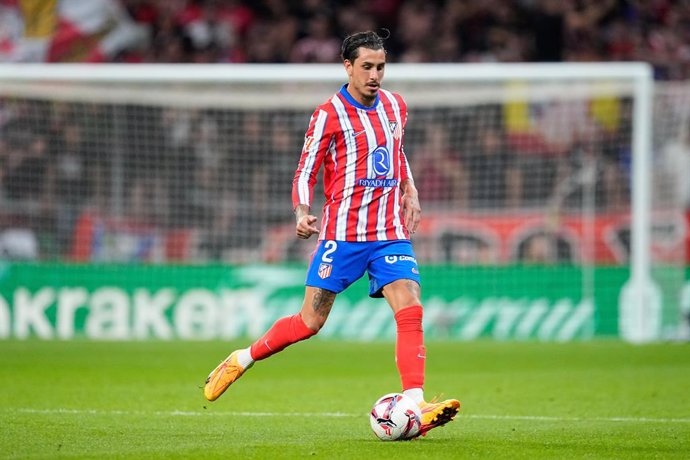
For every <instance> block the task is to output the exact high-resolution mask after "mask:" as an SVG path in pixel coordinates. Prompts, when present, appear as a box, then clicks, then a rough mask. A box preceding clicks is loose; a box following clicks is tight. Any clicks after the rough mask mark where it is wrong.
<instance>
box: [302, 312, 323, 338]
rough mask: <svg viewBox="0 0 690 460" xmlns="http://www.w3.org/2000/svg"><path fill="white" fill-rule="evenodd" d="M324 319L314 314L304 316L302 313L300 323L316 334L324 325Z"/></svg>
mask: <svg viewBox="0 0 690 460" xmlns="http://www.w3.org/2000/svg"><path fill="white" fill-rule="evenodd" d="M326 319H327V318H326V317H323V316H320V315H315V314H305V313H304V312H302V321H304V324H306V325H307V327H308V328H309V329H311V330H312V331H313V332H314V334H317V333H318V332H319V331H320V330H321V328H322V327H323V326H324V325H325V324H326Z"/></svg>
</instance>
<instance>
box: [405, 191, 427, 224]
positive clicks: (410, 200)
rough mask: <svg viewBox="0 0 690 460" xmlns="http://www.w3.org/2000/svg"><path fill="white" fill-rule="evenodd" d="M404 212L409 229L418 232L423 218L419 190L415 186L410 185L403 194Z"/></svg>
mask: <svg viewBox="0 0 690 460" xmlns="http://www.w3.org/2000/svg"><path fill="white" fill-rule="evenodd" d="M402 212H403V220H404V221H405V227H407V230H408V231H409V232H410V233H414V232H416V231H417V227H418V226H419V222H420V221H421V220H422V207H421V206H420V205H419V198H418V197H417V190H416V189H414V188H413V187H408V188H407V191H405V193H404V194H403V196H402Z"/></svg>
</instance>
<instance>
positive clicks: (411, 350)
mask: <svg viewBox="0 0 690 460" xmlns="http://www.w3.org/2000/svg"><path fill="white" fill-rule="evenodd" d="M341 51H342V59H343V64H344V66H345V71H346V72H347V75H348V83H347V84H345V85H343V87H342V88H341V89H340V91H338V92H337V93H336V94H335V95H334V96H333V97H331V98H330V99H329V100H328V101H326V102H325V103H323V104H321V105H320V106H319V107H317V108H316V111H315V112H314V114H313V115H312V117H311V120H310V122H309V128H308V129H307V132H306V136H305V141H304V147H303V149H302V154H301V157H300V160H299V164H298V167H297V171H296V172H295V178H294V181H293V190H292V199H293V205H294V210H295V218H296V234H297V237H299V238H303V239H308V238H309V237H311V236H312V235H314V234H318V235H319V237H318V240H319V241H318V246H317V248H316V251H315V252H314V254H313V256H312V259H311V262H310V265H309V268H308V271H307V279H306V283H305V284H306V289H305V296H304V303H303V304H302V309H301V311H300V312H299V313H297V314H295V315H293V316H288V317H285V318H281V319H279V320H278V321H276V322H275V324H273V326H272V327H271V328H270V329H269V330H268V331H267V332H266V333H265V334H264V335H263V336H262V337H261V338H259V339H258V340H257V341H256V342H254V343H253V344H252V345H251V346H250V347H248V348H245V349H241V350H236V351H234V352H232V353H231V354H230V356H228V357H227V358H226V359H225V360H224V361H223V362H221V363H220V364H219V365H218V367H216V368H215V369H214V370H213V371H212V372H211V374H209V376H208V379H207V380H206V385H205V387H204V396H205V397H206V399H208V400H209V401H214V400H216V399H217V398H218V397H219V396H220V395H222V394H223V392H224V391H225V390H226V389H227V388H228V387H229V386H230V385H231V384H232V383H233V382H235V381H236V380H237V379H238V378H239V377H241V376H242V375H243V374H244V372H245V371H247V369H249V368H250V367H251V366H252V365H253V364H254V362H255V361H260V360H263V359H266V358H268V357H269V356H271V355H273V354H275V353H278V352H279V351H281V350H283V349H284V348H285V347H287V346H289V345H292V344H293V343H296V342H299V341H301V340H305V339H308V338H309V337H312V336H313V335H315V334H316V333H317V332H318V331H319V329H321V328H322V327H323V325H324V324H325V322H326V319H327V318H328V315H329V313H330V311H331V307H332V306H333V301H334V300H335V297H336V295H337V294H338V293H339V292H342V291H343V290H345V289H347V287H348V286H350V285H351V284H352V283H353V282H355V281H356V280H357V279H359V278H360V277H361V276H362V275H363V274H364V272H365V271H366V272H367V273H368V275H369V295H370V296H371V297H384V298H385V299H386V301H387V302H388V304H389V305H390V307H391V308H392V310H393V313H394V317H395V322H396V326H397V339H396V347H395V358H396V364H397V367H398V371H399V373H400V379H401V381H402V389H403V392H404V393H405V394H407V395H408V396H410V397H412V398H413V399H414V400H415V402H416V403H417V404H418V405H419V407H420V409H421V412H422V427H421V431H420V434H423V435H425V434H426V433H427V432H428V431H429V430H431V429H433V428H436V427H439V426H441V425H444V424H446V423H448V422H450V421H451V420H453V418H454V417H455V415H456V414H457V413H458V410H459V409H460V402H459V401H458V400H456V399H448V400H445V401H442V402H427V401H425V399H424V392H423V386H424V364H425V359H426V352H425V347H424V333H423V331H422V305H421V301H420V278H419V270H418V267H417V261H416V259H415V254H414V251H413V249H412V244H411V242H410V239H409V236H410V233H414V232H415V230H416V229H417V226H418V224H419V221H420V218H421V208H420V205H419V200H418V198H417V189H416V188H415V185H414V181H413V179H412V174H411V172H410V169H409V164H408V162H407V159H406V158H405V154H404V151H403V131H404V127H405V123H406V121H407V106H406V104H405V101H404V100H403V98H402V97H401V96H400V95H398V94H395V93H392V92H389V91H387V90H384V89H382V88H381V80H382V79H383V74H384V68H385V65H386V51H385V49H384V45H383V39H382V38H381V37H380V36H379V35H378V34H376V33H375V32H360V33H356V34H353V35H350V36H349V37H347V38H346V39H345V40H344V41H343V44H342V48H341ZM322 166H323V167H324V168H325V170H324V179H323V180H324V192H325V195H326V202H325V204H324V207H323V215H322V219H321V228H320V229H319V228H317V227H316V221H317V218H316V216H314V215H312V214H311V213H310V205H311V202H312V193H313V189H314V184H315V183H316V175H317V172H318V171H319V169H320V168H321V167H322Z"/></svg>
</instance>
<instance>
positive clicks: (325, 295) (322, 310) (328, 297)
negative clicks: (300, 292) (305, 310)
mask: <svg viewBox="0 0 690 460" xmlns="http://www.w3.org/2000/svg"><path fill="white" fill-rule="evenodd" d="M333 301H335V292H333V291H329V290H327V289H317V290H316V292H314V297H313V298H312V302H311V307H312V308H313V309H314V312H315V313H316V314H317V315H319V316H320V317H321V318H323V319H324V320H325V319H326V318H327V317H328V314H329V313H330V312H331V307H332V306H333Z"/></svg>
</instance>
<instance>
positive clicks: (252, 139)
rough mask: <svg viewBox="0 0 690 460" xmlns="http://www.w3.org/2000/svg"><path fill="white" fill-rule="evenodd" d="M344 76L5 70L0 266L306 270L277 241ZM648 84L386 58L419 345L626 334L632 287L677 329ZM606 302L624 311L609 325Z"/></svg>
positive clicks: (670, 187) (300, 255) (252, 70)
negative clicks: (311, 132) (409, 231)
mask: <svg viewBox="0 0 690 460" xmlns="http://www.w3.org/2000/svg"><path fill="white" fill-rule="evenodd" d="M344 76H345V74H344V71H343V70H342V69H341V68H340V66H304V67H300V66H273V65H263V66H251V65H250V66H234V67H233V66H204V65H202V66H184V65H180V66H149V65H141V66H111V65H104V66H96V67H91V66H79V65H76V66H71V65H65V66H53V67H50V66H40V65H36V66H32V65H29V66H4V67H2V68H1V69H0V130H1V131H0V132H1V135H0V157H1V158H2V190H1V192H2V193H1V196H0V202H1V206H0V228H1V229H2V231H1V233H0V247H1V249H2V251H3V252H2V254H3V256H4V258H5V259H6V260H11V261H41V262H44V263H47V262H50V263H55V262H57V263H74V262H78V263H85V264H91V265H102V264H121V267H122V269H121V271H122V272H123V273H124V272H125V271H126V270H128V268H127V267H131V266H132V265H141V264H144V265H152V264H153V265H158V264H175V265H179V264H194V265H199V264H218V263H221V264H226V265H230V266H236V265H241V264H246V263H257V262H261V263H269V264H283V263H292V262H299V263H304V262H305V261H306V260H308V257H309V254H310V253H311V251H312V250H313V248H314V243H313V242H311V241H310V242H307V243H305V242H303V241H301V240H297V239H295V238H294V217H293V214H292V209H291V208H292V206H291V196H290V191H291V186H292V177H293V173H294V170H295V167H296V165H297V160H298V157H299V154H300V150H301V146H302V143H303V136H304V131H305V129H306V127H307V123H308V120H309V117H310V115H311V113H312V111H313V109H314V107H315V106H316V105H318V104H319V103H321V102H323V101H325V100H326V99H327V98H329V97H330V96H331V95H332V94H333V93H334V92H335V91H337V90H338V88H339V86H340V85H341V84H342V83H344V81H343V80H344ZM650 81H651V80H650V77H649V75H648V70H647V68H646V67H645V66H643V65H637V64H618V65H606V64H602V65H541V66H530V65H507V66H492V65H478V66H464V65H434V66H430V65H423V66H414V65H390V66H389V68H388V70H387V76H386V82H385V85H384V86H387V88H388V89H391V90H394V91H396V92H399V93H401V94H402V95H403V96H404V97H405V99H406V101H407V103H408V106H409V120H408V124H407V128H406V131H405V150H406V154H407V156H408V159H409V161H410V164H411V167H412V171H413V174H414V177H415V182H416V184H417V188H418V189H419V193H420V200H421V204H422V208H423V221H422V224H421V228H420V230H419V232H418V233H417V234H416V235H415V237H414V244H415V250H416V253H417V256H418V261H419V263H420V264H421V265H423V266H424V273H423V280H424V295H425V303H426V304H427V320H428V323H429V324H428V326H427V329H429V330H430V331H432V332H433V334H435V336H438V337H444V336H448V337H460V338H473V337H477V336H481V335H486V334H487V333H488V335H491V336H493V337H496V338H537V339H545V340H550V339H557V340H558V339H562V340H567V339H571V338H576V337H582V338H587V337H591V336H592V335H593V334H594V333H595V331H598V333H602V334H604V335H606V334H616V333H618V332H619V331H623V330H624V329H625V327H626V326H625V324H626V323H625V322H626V321H628V320H629V318H633V319H632V320H630V321H633V323H631V324H633V325H634V324H637V326H634V327H638V328H640V327H641V328H642V329H644V328H645V327H646V326H644V325H640V324H638V323H639V321H638V323H635V322H634V321H635V320H634V318H636V316H635V315H637V314H638V313H639V312H640V311H642V310H644V309H645V308H647V306H648V305H647V304H646V303H644V302H643V303H644V305H637V301H636V300H635V299H637V298H639V294H640V293H645V294H644V295H645V296H646V295H649V296H651V298H653V299H656V300H654V301H651V303H652V305H653V307H652V308H651V311H652V313H649V312H646V313H644V314H643V316H642V317H643V318H649V316H644V315H651V317H653V318H658V321H657V323H653V324H656V325H655V326H653V328H654V331H655V332H654V333H653V335H654V336H656V337H658V336H659V334H662V333H661V332H659V331H667V332H668V331H669V330H670V329H671V328H673V327H675V326H677V324H678V308H677V305H678V304H677V302H678V296H679V295H680V294H679V293H680V289H681V287H682V284H683V280H684V274H683V266H684V264H685V256H684V247H685V246H684V245H685V215H684V207H685V206H686V205H687V196H688V191H687V187H688V186H687V180H684V178H683V177H682V176H679V171H682V169H681V168H682V167H683V166H681V165H685V167H686V170H687V163H682V162H683V161H687V158H688V156H687V155H688V154H687V152H688V149H689V147H688V140H687V139H688V132H687V128H688V116H687V112H688V109H687V107H690V104H688V101H687V98H688V97H689V95H690V91H689V90H688V89H687V88H685V87H668V88H667V87H661V85H657V95H656V98H655V100H654V104H653V105H650V104H649V102H645V101H644V98H645V97H647V96H648V95H649V91H650V90H651V87H650V86H649V85H650ZM645 85H647V86H645ZM641 104H642V107H643V109H644V107H647V109H646V110H647V112H646V113H645V112H644V110H643V111H640V112H638V113H636V108H638V109H639V107H640V106H641ZM644 104H647V105H646V106H645V105H644ZM651 110H653V116H651V112H650V111H651ZM650 120H653V130H652V126H650V125H649V123H648V122H649V121H650ZM639 130H642V132H640V131H639ZM652 131H653V132H654V133H655V137H654V138H653V139H652V138H651V133H652ZM641 156H643V157H644V158H643V160H640V158H639V157H641ZM645 159H646V160H645ZM638 161H639V163H637V162H638ZM636 168H638V170H637V171H635V169H636ZM640 169H644V170H640ZM636 173H639V176H636V175H635V174H636ZM637 188H641V190H639V191H640V193H641V194H640V195H639V196H638V197H637V198H635V193H637V192H635V190H637ZM321 190H322V189H321V188H320V186H317V193H316V197H317V198H316V203H315V204H314V207H315V209H316V210H317V214H318V209H319V208H320V205H321V204H322V203H323V197H322V191H321ZM652 205H653V207H652ZM635 251H638V254H639V255H638V256H635ZM110 276H112V274H111V275H110ZM653 277H657V279H652V278H653ZM628 279H630V281H631V283H629V284H628V290H627V291H626V292H628V297H627V299H628V300H626V297H625V295H624V294H622V292H623V291H625V289H622V288H623V285H624V283H626V281H628ZM640 286H647V287H648V286H653V287H652V288H649V289H648V288H647V287H640ZM621 299H622V300H621ZM630 299H632V300H630ZM659 299H660V300H659ZM623 304H625V305H627V304H632V305H633V308H632V313H630V311H628V312H627V313H625V314H621V315H620V317H619V314H618V311H619V307H622V306H624V305H623ZM439 305H441V307H438V306H439ZM448 305H451V307H452V308H447V307H448ZM437 307H438V308H437ZM657 307H658V308H657ZM624 310H625V309H623V310H621V311H624ZM645 311H646V310H645ZM657 311H658V314H657V313H654V312H657ZM631 314H632V316H631ZM637 318H639V316H637ZM620 321H622V323H620V324H619V322H620ZM644 321H647V319H644V320H643V322H644ZM642 335H643V336H644V333H643V334H642Z"/></svg>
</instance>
